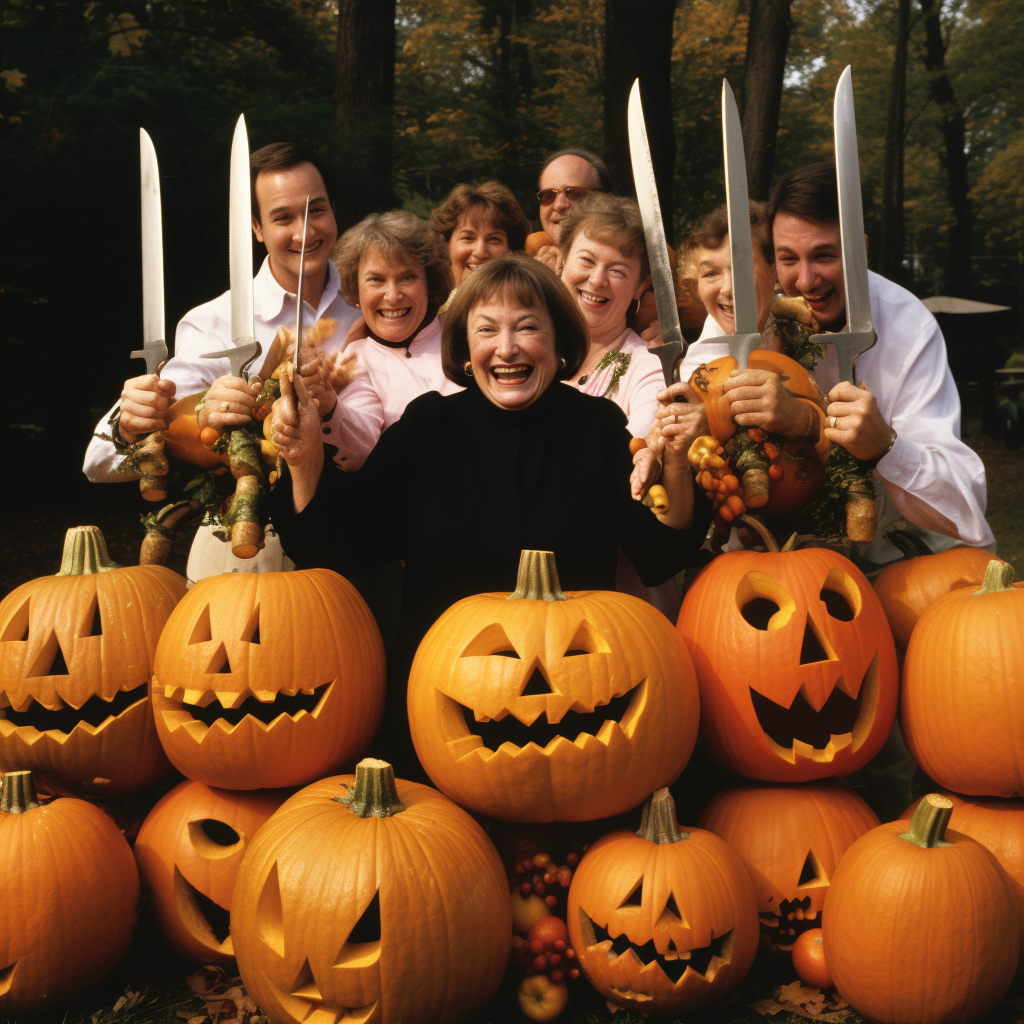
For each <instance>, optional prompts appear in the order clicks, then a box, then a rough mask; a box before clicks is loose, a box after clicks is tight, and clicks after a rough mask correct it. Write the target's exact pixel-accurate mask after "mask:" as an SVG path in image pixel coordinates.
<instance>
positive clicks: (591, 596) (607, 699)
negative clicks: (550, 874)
mask: <svg viewBox="0 0 1024 1024" xmlns="http://www.w3.org/2000/svg"><path fill="white" fill-rule="evenodd" d="M698 713H699V712H698V698H697V687H696V683H695V680H694V676H693V668H692V666H691V664H690V660H689V657H688V656H687V654H686V651H685V649H684V648H683V646H682V644H681V643H680V642H679V638H678V637H677V636H676V635H674V633H673V630H672V627H671V625H670V624H669V623H668V622H667V621H666V620H665V617H664V616H663V615H662V614H661V613H660V612H659V611H657V610H656V609H654V608H652V607H651V606H650V605H648V604H646V603H645V602H643V601H640V600H638V599H637V598H634V597H630V596H629V595H627V594H616V593H609V592H605V591H581V592H575V593H571V594H564V593H562V591H561V589H560V587H559V585H558V573H557V570H556V568H555V563H554V556H553V555H552V553H551V552H549V551H547V552H542V551H524V552H523V556H522V559H521V561H520V567H519V587H518V589H517V590H516V592H515V593H514V594H512V595H509V594H481V595H478V596H476V597H468V598H466V599H464V600H462V601H459V602H458V603H456V604H454V605H452V607H451V608H449V609H448V611H446V612H445V613H444V615H442V616H441V618H440V619H438V621H437V622H436V623H435V624H434V625H433V626H432V627H431V628H430V630H429V632H428V633H427V635H426V636H425V637H424V638H423V641H422V643H421V644H420V647H419V650H418V651H417V653H416V659H415V661H414V662H413V666H412V674H411V676H410V678H409V725H410V727H411V730H412V738H413V743H414V744H415V746H416V753H417V754H418V755H419V759H420V761H421V762H422V764H423V767H424V768H425V769H426V770H427V773H428V774H429V775H430V777H431V779H432V780H433V781H434V783H435V784H436V785H437V786H438V788H439V789H441V790H442V791H443V792H444V793H446V794H447V795H448V796H450V797H451V798H452V799H453V800H456V801H457V802H458V803H460V804H462V805H463V806H464V807H468V808H470V809H471V810H474V811H477V812H479V813H481V814H487V815H490V816H491V817H494V818H503V819H505V820H510V821H534V822H543V821H588V820H591V819H594V818H602V817H606V816H608V815H612V814H617V813H619V812H621V811H624V810H628V809H629V808H631V807H635V806H636V805H637V804H638V803H639V802H640V801H641V800H642V799H643V798H644V794H645V793H647V792H650V791H651V789H652V788H656V787H657V786H661V785H666V784H668V783H670V782H672V781H673V780H674V779H675V778H676V777H677V776H678V775H679V773H680V772H681V771H682V770H683V767H684V766H685V765H686V762H687V760H688V759H689V757H690V754H691V753H692V752H693V746H694V743H695V742H696V734H697V719H698Z"/></svg>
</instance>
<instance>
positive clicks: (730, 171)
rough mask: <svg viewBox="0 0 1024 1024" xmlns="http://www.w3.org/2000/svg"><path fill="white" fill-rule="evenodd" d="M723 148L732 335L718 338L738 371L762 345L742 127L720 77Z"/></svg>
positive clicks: (723, 80) (732, 100)
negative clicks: (730, 277)
mask: <svg viewBox="0 0 1024 1024" xmlns="http://www.w3.org/2000/svg"><path fill="white" fill-rule="evenodd" d="M722 150H723V152H724V154H725V201H726V206H727V208H728V211H729V258H730V260H731V261H732V309H733V317H734V321H733V322H734V326H735V331H736V333H735V334H729V335H726V336H725V337H724V338H718V339H716V340H717V341H723V342H725V343H726V344H727V345H728V346H729V354H730V355H732V356H733V357H735V359H736V364H737V366H738V367H739V369H741V370H745V369H746V368H747V360H748V359H749V358H750V353H751V352H753V351H754V349H756V348H760V347H761V333H760V331H758V329H757V295H756V293H755V291H754V246H753V243H752V241H751V237H750V200H749V197H748V193H747V161H746V157H745V156H744V153H743V129H742V128H741V127H740V112H739V110H738V109H737V107H736V97H735V96H733V94H732V87H731V86H730V85H729V82H728V81H727V80H726V79H724V78H723V79H722Z"/></svg>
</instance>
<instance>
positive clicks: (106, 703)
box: [0, 683, 149, 736]
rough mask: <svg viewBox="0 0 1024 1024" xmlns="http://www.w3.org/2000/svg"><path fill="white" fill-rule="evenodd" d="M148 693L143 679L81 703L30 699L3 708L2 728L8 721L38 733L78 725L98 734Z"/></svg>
mask: <svg viewBox="0 0 1024 1024" xmlns="http://www.w3.org/2000/svg"><path fill="white" fill-rule="evenodd" d="M148 696H149V692H148V689H147V685H146V683H141V684H140V685H139V686H133V687H132V688H131V689H130V690H120V691H119V692H118V693H116V694H115V695H114V696H113V697H112V698H111V699H110V700H106V699H104V698H103V697H101V696H99V694H93V696H91V697H90V698H89V699H88V700H87V701H86V702H85V703H84V704H81V705H79V706H78V707H76V706H75V705H74V704H72V703H71V702H70V701H65V702H64V703H61V701H60V700H59V699H57V700H56V702H55V703H56V705H57V706H56V707H53V708H49V707H47V706H46V705H45V704H41V703H40V702H39V701H37V700H31V699H30V700H29V702H28V704H27V705H25V706H23V707H21V708H17V709H16V708H14V707H6V708H3V709H0V729H2V728H3V725H2V723H3V722H4V721H7V722H10V723H11V724H12V725H14V726H15V727H17V728H19V729H25V728H31V729H35V730H36V731H37V732H39V733H43V732H60V733H63V734H64V735H65V736H66V735H67V734H69V733H71V732H73V731H74V730H75V729H78V728H86V729H88V730H89V731H91V732H92V733H93V735H95V734H96V733H97V732H99V730H100V729H102V728H103V727H104V726H105V725H106V724H108V722H109V721H112V720H113V719H115V718H119V717H120V716H121V715H123V714H124V713H125V712H126V711H128V710H130V709H131V708H133V707H135V705H136V704H138V703H139V702H140V701H144V700H146V698H147V697H148Z"/></svg>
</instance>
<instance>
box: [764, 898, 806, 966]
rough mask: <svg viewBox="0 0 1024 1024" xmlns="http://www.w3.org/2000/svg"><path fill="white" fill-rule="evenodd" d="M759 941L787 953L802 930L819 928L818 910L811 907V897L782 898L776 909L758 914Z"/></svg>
mask: <svg viewBox="0 0 1024 1024" xmlns="http://www.w3.org/2000/svg"><path fill="white" fill-rule="evenodd" d="M758 917H759V918H760V921H761V943H762V945H765V946H770V947H771V948H772V949H778V950H781V951H782V952H784V953H788V952H789V951H790V950H791V949H792V948H793V945H794V944H795V943H796V940H797V939H798V938H799V936H800V934H801V933H802V932H805V931H807V930H808V929H810V928H820V927H821V925H820V923H819V921H818V912H817V911H816V910H812V909H811V897H810V896H805V897H804V898H803V899H801V900H783V901H782V902H781V903H780V904H779V907H778V909H777V910H774V911H772V912H771V913H770V914H759V915H758Z"/></svg>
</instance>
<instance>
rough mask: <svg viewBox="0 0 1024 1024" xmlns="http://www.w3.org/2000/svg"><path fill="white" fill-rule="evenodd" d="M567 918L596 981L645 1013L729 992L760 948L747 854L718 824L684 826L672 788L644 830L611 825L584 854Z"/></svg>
mask: <svg viewBox="0 0 1024 1024" xmlns="http://www.w3.org/2000/svg"><path fill="white" fill-rule="evenodd" d="M568 923H569V939H570V944H571V945H572V947H573V948H574V949H575V950H576V958H577V960H578V961H579V965H580V970H582V971H583V973H584V974H585V975H586V976H587V979H588V980H589V981H590V983H591V984H592V985H593V986H594V987H595V988H596V989H597V990H598V991H599V992H600V993H601V994H602V995H603V996H604V997H605V998H606V999H609V1000H611V1001H612V1002H613V1003H615V1004H616V1005H617V1006H621V1007H625V1008H626V1009H629V1010H639V1011H641V1012H643V1013H656V1014H659V1013H665V1014H667V1013H671V1014H678V1013H686V1012H689V1011H691V1010H695V1009H697V1008H698V1007H701V1006H705V1005H706V1004H707V1003H711V1002H714V1001H716V1000H718V999H721V998H722V997H723V996H725V995H727V994H728V993H729V992H731V991H732V990H733V989H734V988H735V987H736V986H737V985H738V984H739V983H740V982H741V981H742V980H743V977H744V975H745V974H746V973H747V971H748V970H749V969H750V965H751V964H752V963H753V961H754V954H755V953H756V952H757V901H756V899H755V897H754V889H753V886H752V885H751V884H750V879H749V877H748V876H747V872H746V870H745V869H744V867H743V864H742V862H741V861H740V859H739V857H737V856H736V854H735V853H733V852H732V850H731V849H729V847H728V846H727V845H726V844H725V843H724V842H723V841H722V840H721V839H719V838H718V836H716V835H714V834H713V833H711V832H705V831H704V830H703V829H689V830H686V831H683V830H682V829H680V827H679V824H678V823H677V821H676V814H675V804H674V803H673V802H672V797H671V795H670V794H669V791H668V789H660V790H658V791H657V792H656V793H654V794H653V795H652V796H651V797H650V799H649V800H648V801H647V803H646V804H644V810H643V817H642V819H641V822H640V831H639V832H636V833H633V832H625V831H623V832H612V833H611V834H610V835H607V836H605V837H604V838H603V839H599V840H598V841H597V842H596V843H595V844H594V845H593V846H592V847H591V848H590V849H589V850H588V851H587V853H586V854H585V855H584V857H583V860H582V861H580V866H579V870H578V871H577V872H576V876H575V877H574V878H573V881H572V885H571V886H570V887H569V914H568Z"/></svg>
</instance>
